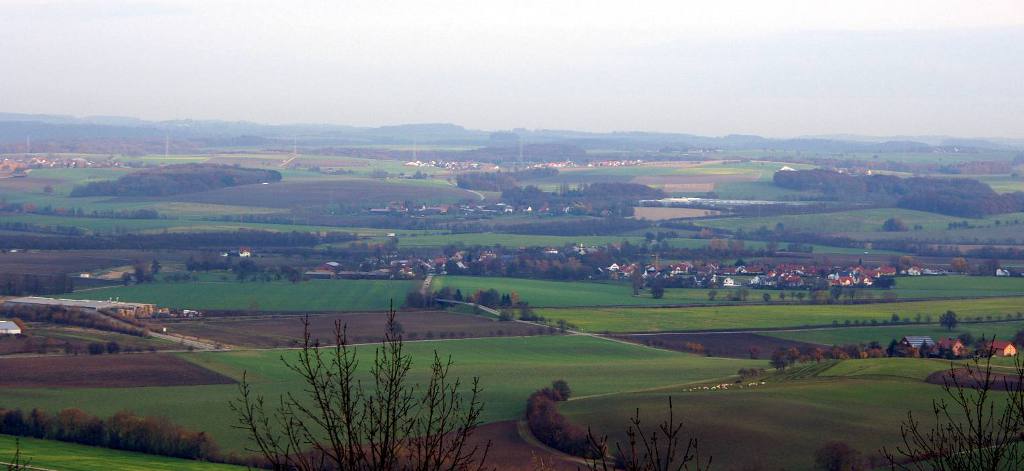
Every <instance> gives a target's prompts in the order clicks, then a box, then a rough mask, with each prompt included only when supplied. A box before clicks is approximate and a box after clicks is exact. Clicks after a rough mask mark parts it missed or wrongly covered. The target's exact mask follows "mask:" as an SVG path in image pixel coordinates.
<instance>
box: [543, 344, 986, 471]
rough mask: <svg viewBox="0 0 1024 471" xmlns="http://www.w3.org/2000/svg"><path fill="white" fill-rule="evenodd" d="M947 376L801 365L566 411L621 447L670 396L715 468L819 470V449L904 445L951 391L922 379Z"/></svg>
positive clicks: (905, 365) (900, 364)
mask: <svg viewBox="0 0 1024 471" xmlns="http://www.w3.org/2000/svg"><path fill="white" fill-rule="evenodd" d="M945 368H948V363H945V362H942V361H935V360H920V359H901V358H885V359H870V360H846V361H842V362H829V363H827V364H821V365H811V366H806V367H799V366H798V367H796V368H795V369H796V370H797V371H794V372H787V373H786V374H784V375H781V376H775V375H769V376H767V378H766V381H767V384H765V385H759V386H755V387H749V388H738V387H733V388H730V389H729V390H708V391H705V390H700V391H686V390H685V388H670V389H666V390H662V391H656V392H644V393H633V394H622V395H612V396H605V397H599V398H592V399H580V400H570V401H569V402H567V403H565V404H563V405H562V406H561V410H562V411H563V413H565V415H566V416H567V417H568V418H569V419H570V420H571V421H572V422H574V423H576V424H579V425H581V426H584V427H586V426H592V427H594V429H595V430H596V431H597V432H599V433H608V434H611V436H612V440H620V441H621V440H623V439H624V433H623V432H624V430H625V427H626V424H627V420H628V419H629V418H630V417H631V416H632V415H633V413H634V411H636V409H637V408H639V409H640V410H641V418H642V420H643V423H644V424H646V425H645V426H647V427H653V426H655V425H656V424H657V423H658V422H660V421H661V420H663V417H664V414H665V412H666V410H667V398H668V397H669V396H671V397H672V398H673V403H674V409H675V414H676V417H677V418H678V419H681V420H683V421H684V423H685V425H686V431H687V433H688V435H692V436H695V437H697V438H699V440H700V449H701V455H702V456H704V457H705V459H706V458H707V457H708V456H712V457H713V463H714V466H715V467H716V468H724V469H744V466H754V467H761V468H764V469H812V468H813V467H814V463H813V459H814V458H813V452H814V450H816V449H818V448H819V447H820V446H822V445H824V444H825V442H828V441H831V440H840V441H844V442H847V443H849V444H850V445H851V446H853V447H854V448H856V449H858V450H859V451H861V452H862V453H863V454H864V455H875V454H876V452H877V450H879V449H880V448H881V447H883V446H892V445H895V444H896V443H897V442H898V441H899V437H900V435H899V433H900V432H899V430H900V429H899V427H900V423H901V422H902V421H903V420H904V419H905V418H906V414H907V411H913V412H914V413H915V415H918V414H919V415H918V417H921V418H927V417H929V416H930V415H931V403H932V402H931V401H932V399H936V398H939V397H942V396H943V392H942V389H941V387H939V386H936V385H932V384H927V383H925V382H923V381H922V379H923V378H924V376H927V375H928V374H929V373H931V372H933V371H938V370H942V369H945ZM801 370H802V371H801ZM800 377H802V379H795V378H800ZM734 386H735V385H734ZM1000 396H1001V395H1000V394H997V395H996V397H997V398H999V397H1000ZM684 442H685V439H684ZM736 450H743V453H736Z"/></svg>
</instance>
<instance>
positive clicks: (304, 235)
mask: <svg viewBox="0 0 1024 471" xmlns="http://www.w3.org/2000/svg"><path fill="white" fill-rule="evenodd" d="M356 239H357V236H356V235H355V234H351V233H348V232H329V233H327V234H324V235H320V234H316V233H312V232H299V231H292V232H275V231H263V230H251V229H241V230H238V231H231V232H226V231H225V232H183V233H176V232H175V233H172V232H167V233H160V234H117V235H97V236H92V237H63V236H37V235H20V234H17V235H5V236H4V237H3V239H2V241H0V248H18V249H42V250H76V249H84V250H98V249H161V250H162V249H196V248H201V247H218V248H225V247H235V248H237V247H238V246H240V245H250V246H260V247H313V246H316V245H320V244H325V243H335V242H349V241H353V240H356Z"/></svg>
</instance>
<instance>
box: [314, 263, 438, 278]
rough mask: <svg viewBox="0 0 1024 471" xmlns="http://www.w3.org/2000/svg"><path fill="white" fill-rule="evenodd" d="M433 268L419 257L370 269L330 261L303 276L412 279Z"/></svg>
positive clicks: (432, 271) (429, 271) (432, 270)
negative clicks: (353, 267)
mask: <svg viewBox="0 0 1024 471" xmlns="http://www.w3.org/2000/svg"><path fill="white" fill-rule="evenodd" d="M434 270H435V269H434V266H432V265H431V264H430V263H428V262H426V261H424V260H420V259H408V260H392V261H390V262H388V263H387V265H386V266H382V267H380V268H374V269H371V270H346V269H345V268H344V267H343V266H342V264H341V263H338V262H333V261H332V262H325V263H323V264H320V265H319V266H317V267H315V268H313V269H311V270H307V271H306V272H304V273H303V276H305V277H306V278H310V279H319V280H396V279H413V278H416V277H417V276H418V275H421V274H426V273H434Z"/></svg>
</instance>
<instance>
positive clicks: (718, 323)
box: [537, 297, 1024, 332]
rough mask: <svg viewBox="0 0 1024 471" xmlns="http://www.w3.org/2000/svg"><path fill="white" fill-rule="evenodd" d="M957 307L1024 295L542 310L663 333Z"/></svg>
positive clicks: (1023, 306) (600, 326)
mask: <svg viewBox="0 0 1024 471" xmlns="http://www.w3.org/2000/svg"><path fill="white" fill-rule="evenodd" d="M946 310H953V311H955V312H957V313H958V314H960V315H961V316H971V317H975V316H982V317H985V316H989V315H992V316H999V317H1004V316H1006V315H1011V316H1016V314H1017V313H1018V312H1024V298H1020V297H1006V298H987V299H976V300H956V299H950V300H942V301H917V302H904V303H880V304H857V305H839V304H833V305H806V304H803V305H753V306H709V307H691V308H655V307H649V308H640V307H626V308H564V309H557V308H549V309H538V310H537V312H538V314H540V315H542V316H544V317H546V318H548V319H551V320H559V319H564V320H566V321H568V322H571V323H573V324H575V325H577V326H579V327H580V328H581V329H583V330H586V331H589V332H604V331H610V332H657V331H666V330H679V331H685V330H716V329H773V328H785V327H802V326H809V325H828V324H831V323H832V322H833V321H836V322H839V323H845V322H846V321H847V320H849V321H851V322H854V321H859V322H864V323H870V322H871V321H875V322H877V323H879V324H881V323H883V322H888V321H889V319H890V317H891V316H892V315H893V314H897V315H899V316H900V317H906V316H910V317H914V316H916V315H917V314H921V315H922V316H929V315H930V316H932V319H934V321H935V322H937V321H938V317H939V315H940V314H942V313H944V312H946Z"/></svg>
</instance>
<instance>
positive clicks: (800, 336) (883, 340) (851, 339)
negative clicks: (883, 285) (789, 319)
mask: <svg viewBox="0 0 1024 471" xmlns="http://www.w3.org/2000/svg"><path fill="white" fill-rule="evenodd" d="M1020 330H1024V321H1009V322H981V323H960V324H959V325H957V327H956V328H954V329H951V330H950V329H946V328H945V327H942V326H939V325H936V324H926V325H919V324H910V325H889V326H881V327H839V328H835V329H820V330H805V331H789V332H768V333H766V334H764V335H770V336H772V337H778V338H782V339H788V340H798V341H801V342H809V343H819V344H823V345H842V344H859V343H870V342H872V341H874V342H878V343H880V344H882V345H883V346H884V345H888V344H889V341H890V340H893V339H895V340H899V339H900V338H902V337H903V336H905V335H927V336H929V337H931V338H933V339H935V340H939V339H943V338H946V337H957V336H959V335H960V334H965V333H969V334H971V335H973V336H974V337H975V338H981V337H982V336H985V337H987V338H992V337H993V336H995V338H997V339H1002V340H1009V339H1012V338H1013V337H1014V336H1015V335H1017V332H1018V331H1020Z"/></svg>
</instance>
